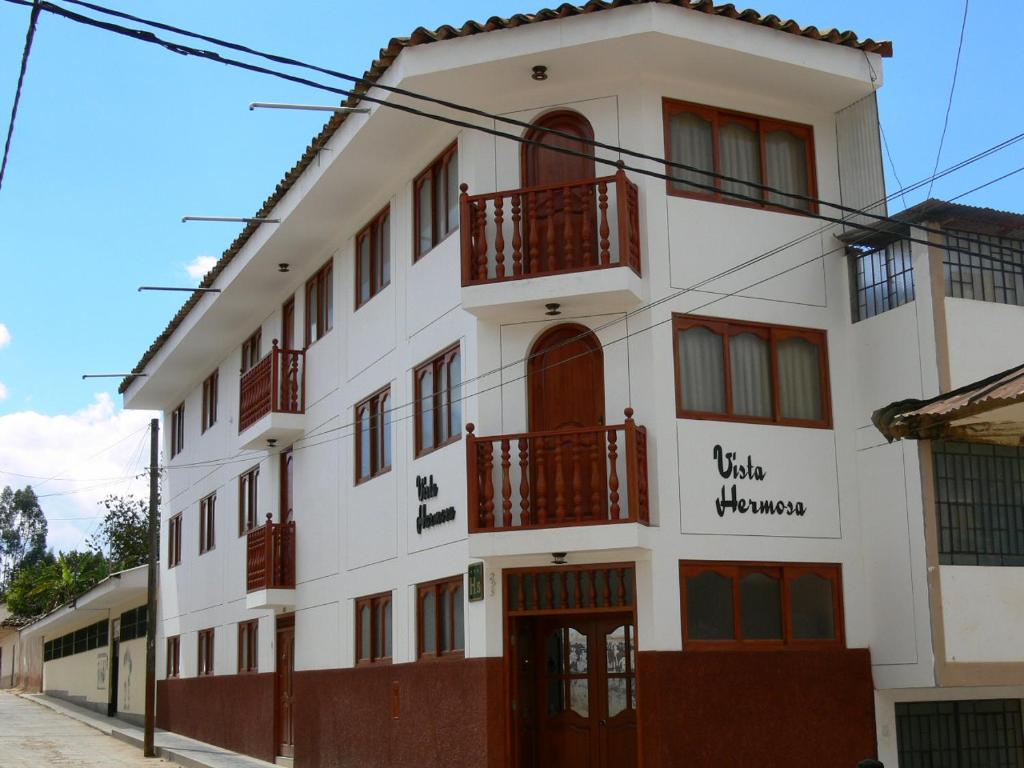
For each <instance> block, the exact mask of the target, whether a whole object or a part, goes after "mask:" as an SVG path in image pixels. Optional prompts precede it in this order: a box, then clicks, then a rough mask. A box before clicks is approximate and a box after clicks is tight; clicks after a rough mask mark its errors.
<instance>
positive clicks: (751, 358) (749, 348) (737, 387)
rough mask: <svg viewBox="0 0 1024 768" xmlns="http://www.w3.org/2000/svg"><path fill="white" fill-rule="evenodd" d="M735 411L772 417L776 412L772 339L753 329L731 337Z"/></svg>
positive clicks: (730, 350)
mask: <svg viewBox="0 0 1024 768" xmlns="http://www.w3.org/2000/svg"><path fill="white" fill-rule="evenodd" d="M729 363H730V365H731V368H730V371H731V373H732V411H733V413H735V414H738V415H740V416H757V417H761V418H766V419H769V418H771V415H772V363H771V350H770V349H769V346H768V340H767V339H763V338H761V337H760V336H758V335H756V334H753V333H740V334H737V335H736V336H730V337H729Z"/></svg>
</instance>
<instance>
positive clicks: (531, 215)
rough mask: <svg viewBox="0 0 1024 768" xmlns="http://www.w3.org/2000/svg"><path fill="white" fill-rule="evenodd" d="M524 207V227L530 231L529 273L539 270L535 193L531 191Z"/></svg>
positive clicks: (538, 234) (532, 273)
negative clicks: (527, 203) (527, 202)
mask: <svg viewBox="0 0 1024 768" xmlns="http://www.w3.org/2000/svg"><path fill="white" fill-rule="evenodd" d="M528 200H529V205H527V207H526V228H527V231H528V232H529V233H530V243H529V257H530V258H529V264H530V274H531V275H535V274H537V273H538V272H540V231H539V229H540V228H539V226H538V225H537V193H536V192H531V193H530V196H529V198H528Z"/></svg>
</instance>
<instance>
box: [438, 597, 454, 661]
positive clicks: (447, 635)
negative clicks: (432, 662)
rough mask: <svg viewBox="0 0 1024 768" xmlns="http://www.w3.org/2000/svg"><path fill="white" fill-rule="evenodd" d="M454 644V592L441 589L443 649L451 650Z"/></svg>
mask: <svg viewBox="0 0 1024 768" xmlns="http://www.w3.org/2000/svg"><path fill="white" fill-rule="evenodd" d="M453 649H454V646H453V645H452V593H451V590H448V589H442V590H441V650H442V651H451V650H453Z"/></svg>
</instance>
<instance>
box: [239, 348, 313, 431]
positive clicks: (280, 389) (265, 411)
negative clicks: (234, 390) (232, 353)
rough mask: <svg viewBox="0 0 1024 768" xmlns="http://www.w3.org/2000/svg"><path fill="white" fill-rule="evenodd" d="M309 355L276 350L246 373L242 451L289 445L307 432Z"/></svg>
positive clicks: (242, 392) (241, 416) (242, 380)
mask: <svg viewBox="0 0 1024 768" xmlns="http://www.w3.org/2000/svg"><path fill="white" fill-rule="evenodd" d="M305 374H306V353H305V352H304V351H303V350H298V349H280V348H279V347H278V346H277V339H274V344H273V348H272V349H271V350H270V352H269V353H268V354H267V355H265V356H264V357H263V358H262V359H261V360H260V361H259V362H258V363H256V364H255V365H254V366H253V367H252V368H250V369H249V370H247V371H243V372H242V375H241V378H240V379H239V392H238V436H239V442H240V443H241V448H242V449H243V450H258V449H265V448H267V447H268V445H271V444H273V443H275V442H276V443H277V444H279V445H287V444H288V443H290V442H291V441H293V440H295V439H296V438H297V437H299V436H300V435H301V434H302V432H303V431H304V429H305V415H304V414H305V412H306V404H305Z"/></svg>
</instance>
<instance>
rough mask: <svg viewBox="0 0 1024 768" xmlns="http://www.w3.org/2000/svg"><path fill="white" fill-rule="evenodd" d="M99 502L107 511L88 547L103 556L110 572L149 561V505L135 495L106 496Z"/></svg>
mask: <svg viewBox="0 0 1024 768" xmlns="http://www.w3.org/2000/svg"><path fill="white" fill-rule="evenodd" d="M100 503H101V504H102V505H103V506H104V507H105V508H106V510H107V512H106V515H105V516H104V517H103V522H102V523H100V526H99V529H98V530H97V532H96V534H95V535H93V536H91V537H90V538H89V546H90V547H92V549H93V550H94V551H96V552H99V553H102V554H104V555H105V556H106V558H107V561H108V563H109V564H110V570H111V571H112V572H114V571H123V570H125V569H126V568H134V567H135V566H137V565H144V564H145V563H147V562H149V540H148V538H147V536H148V532H149V505H148V504H147V503H146V502H144V501H143V500H141V499H137V498H135V497H134V496H108V497H107V498H105V499H104V500H103V501H102V502H100Z"/></svg>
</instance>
